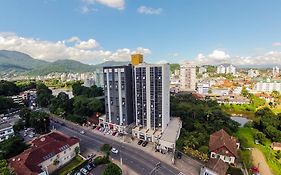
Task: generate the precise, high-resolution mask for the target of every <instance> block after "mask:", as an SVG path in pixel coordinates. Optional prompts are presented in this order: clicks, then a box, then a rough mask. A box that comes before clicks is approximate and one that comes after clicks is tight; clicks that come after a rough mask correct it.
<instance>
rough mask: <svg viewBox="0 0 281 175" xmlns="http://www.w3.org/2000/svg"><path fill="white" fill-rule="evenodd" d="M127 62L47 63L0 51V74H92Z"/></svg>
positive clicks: (63, 61)
mask: <svg viewBox="0 0 281 175" xmlns="http://www.w3.org/2000/svg"><path fill="white" fill-rule="evenodd" d="M128 63H129V62H118V61H106V62H104V63H101V64H97V65H89V64H84V63H81V62H79V61H74V60H68V59H65V60H58V61H55V62H47V61H43V60H38V59H34V58H32V57H31V56H29V55H27V54H25V53H21V52H17V51H8V50H0V74H1V73H4V74H11V73H17V74H18V73H24V74H29V75H33V76H37V75H47V74H49V73H52V72H58V73H62V72H75V73H82V72H92V71H95V70H96V69H97V68H102V67H104V66H120V65H126V64H128Z"/></svg>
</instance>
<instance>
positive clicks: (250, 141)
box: [236, 127, 281, 174]
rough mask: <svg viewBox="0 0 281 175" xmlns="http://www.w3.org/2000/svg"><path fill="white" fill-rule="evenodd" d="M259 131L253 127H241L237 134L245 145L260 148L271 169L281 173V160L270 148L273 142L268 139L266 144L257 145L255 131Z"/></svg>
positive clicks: (274, 172)
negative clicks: (280, 160)
mask: <svg viewBox="0 0 281 175" xmlns="http://www.w3.org/2000/svg"><path fill="white" fill-rule="evenodd" d="M255 132H257V130H256V129H253V128H246V127H243V128H239V129H238V131H237V133H236V135H237V137H238V138H239V140H242V141H243V142H245V143H243V144H244V145H246V147H255V148H258V149H259V150H260V151H261V152H262V153H263V154H264V157H265V158H266V161H267V164H268V165H269V167H270V169H271V171H272V173H273V174H281V164H280V162H279V161H278V160H277V159H276V158H275V151H273V150H272V149H271V148H270V144H271V142H270V141H269V140H268V142H267V143H266V144H265V145H261V144H259V145H256V144H255V143H254V137H253V136H254V133H255Z"/></svg>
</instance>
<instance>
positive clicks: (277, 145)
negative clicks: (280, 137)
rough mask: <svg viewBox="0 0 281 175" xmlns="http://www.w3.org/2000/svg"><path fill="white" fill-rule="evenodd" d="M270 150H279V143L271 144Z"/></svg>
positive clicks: (280, 144) (280, 147)
mask: <svg viewBox="0 0 281 175" xmlns="http://www.w3.org/2000/svg"><path fill="white" fill-rule="evenodd" d="M271 148H272V149H273V150H274V151H278V150H281V143H280V142H272V144H271Z"/></svg>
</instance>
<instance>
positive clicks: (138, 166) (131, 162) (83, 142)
mask: <svg viewBox="0 0 281 175" xmlns="http://www.w3.org/2000/svg"><path fill="white" fill-rule="evenodd" d="M54 125H55V128H56V129H57V130H58V131H61V132H63V133H65V134H67V135H69V136H74V137H77V138H79V139H80V149H81V152H82V153H83V152H85V150H86V149H87V148H88V147H93V148H94V149H95V150H97V151H98V150H99V149H100V147H101V146H102V145H103V144H104V142H100V141H98V140H96V139H93V138H91V137H89V136H88V135H87V133H85V134H84V135H82V134H80V133H79V130H74V129H70V128H67V127H64V126H61V125H60V124H54ZM107 143H108V142H107ZM115 146H116V148H117V149H118V150H120V151H121V150H122V149H120V147H119V146H117V145H115ZM121 154H122V162H123V164H124V165H126V166H128V167H130V168H132V169H133V170H134V171H135V172H137V173H139V174H149V172H150V171H149V170H150V169H151V170H152V169H153V168H154V166H151V164H148V163H146V162H144V161H140V160H139V159H135V157H133V158H132V157H131V155H129V156H128V155H127V154H125V152H123V151H122V153H121ZM123 154H124V155H123ZM111 157H112V158H113V159H115V160H118V161H120V153H119V154H113V153H111Z"/></svg>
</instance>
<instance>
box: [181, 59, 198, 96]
mask: <svg viewBox="0 0 281 175" xmlns="http://www.w3.org/2000/svg"><path fill="white" fill-rule="evenodd" d="M195 88H196V66H194V65H192V64H191V63H189V62H185V63H184V64H182V65H181V66H180V90H181V91H195Z"/></svg>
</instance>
